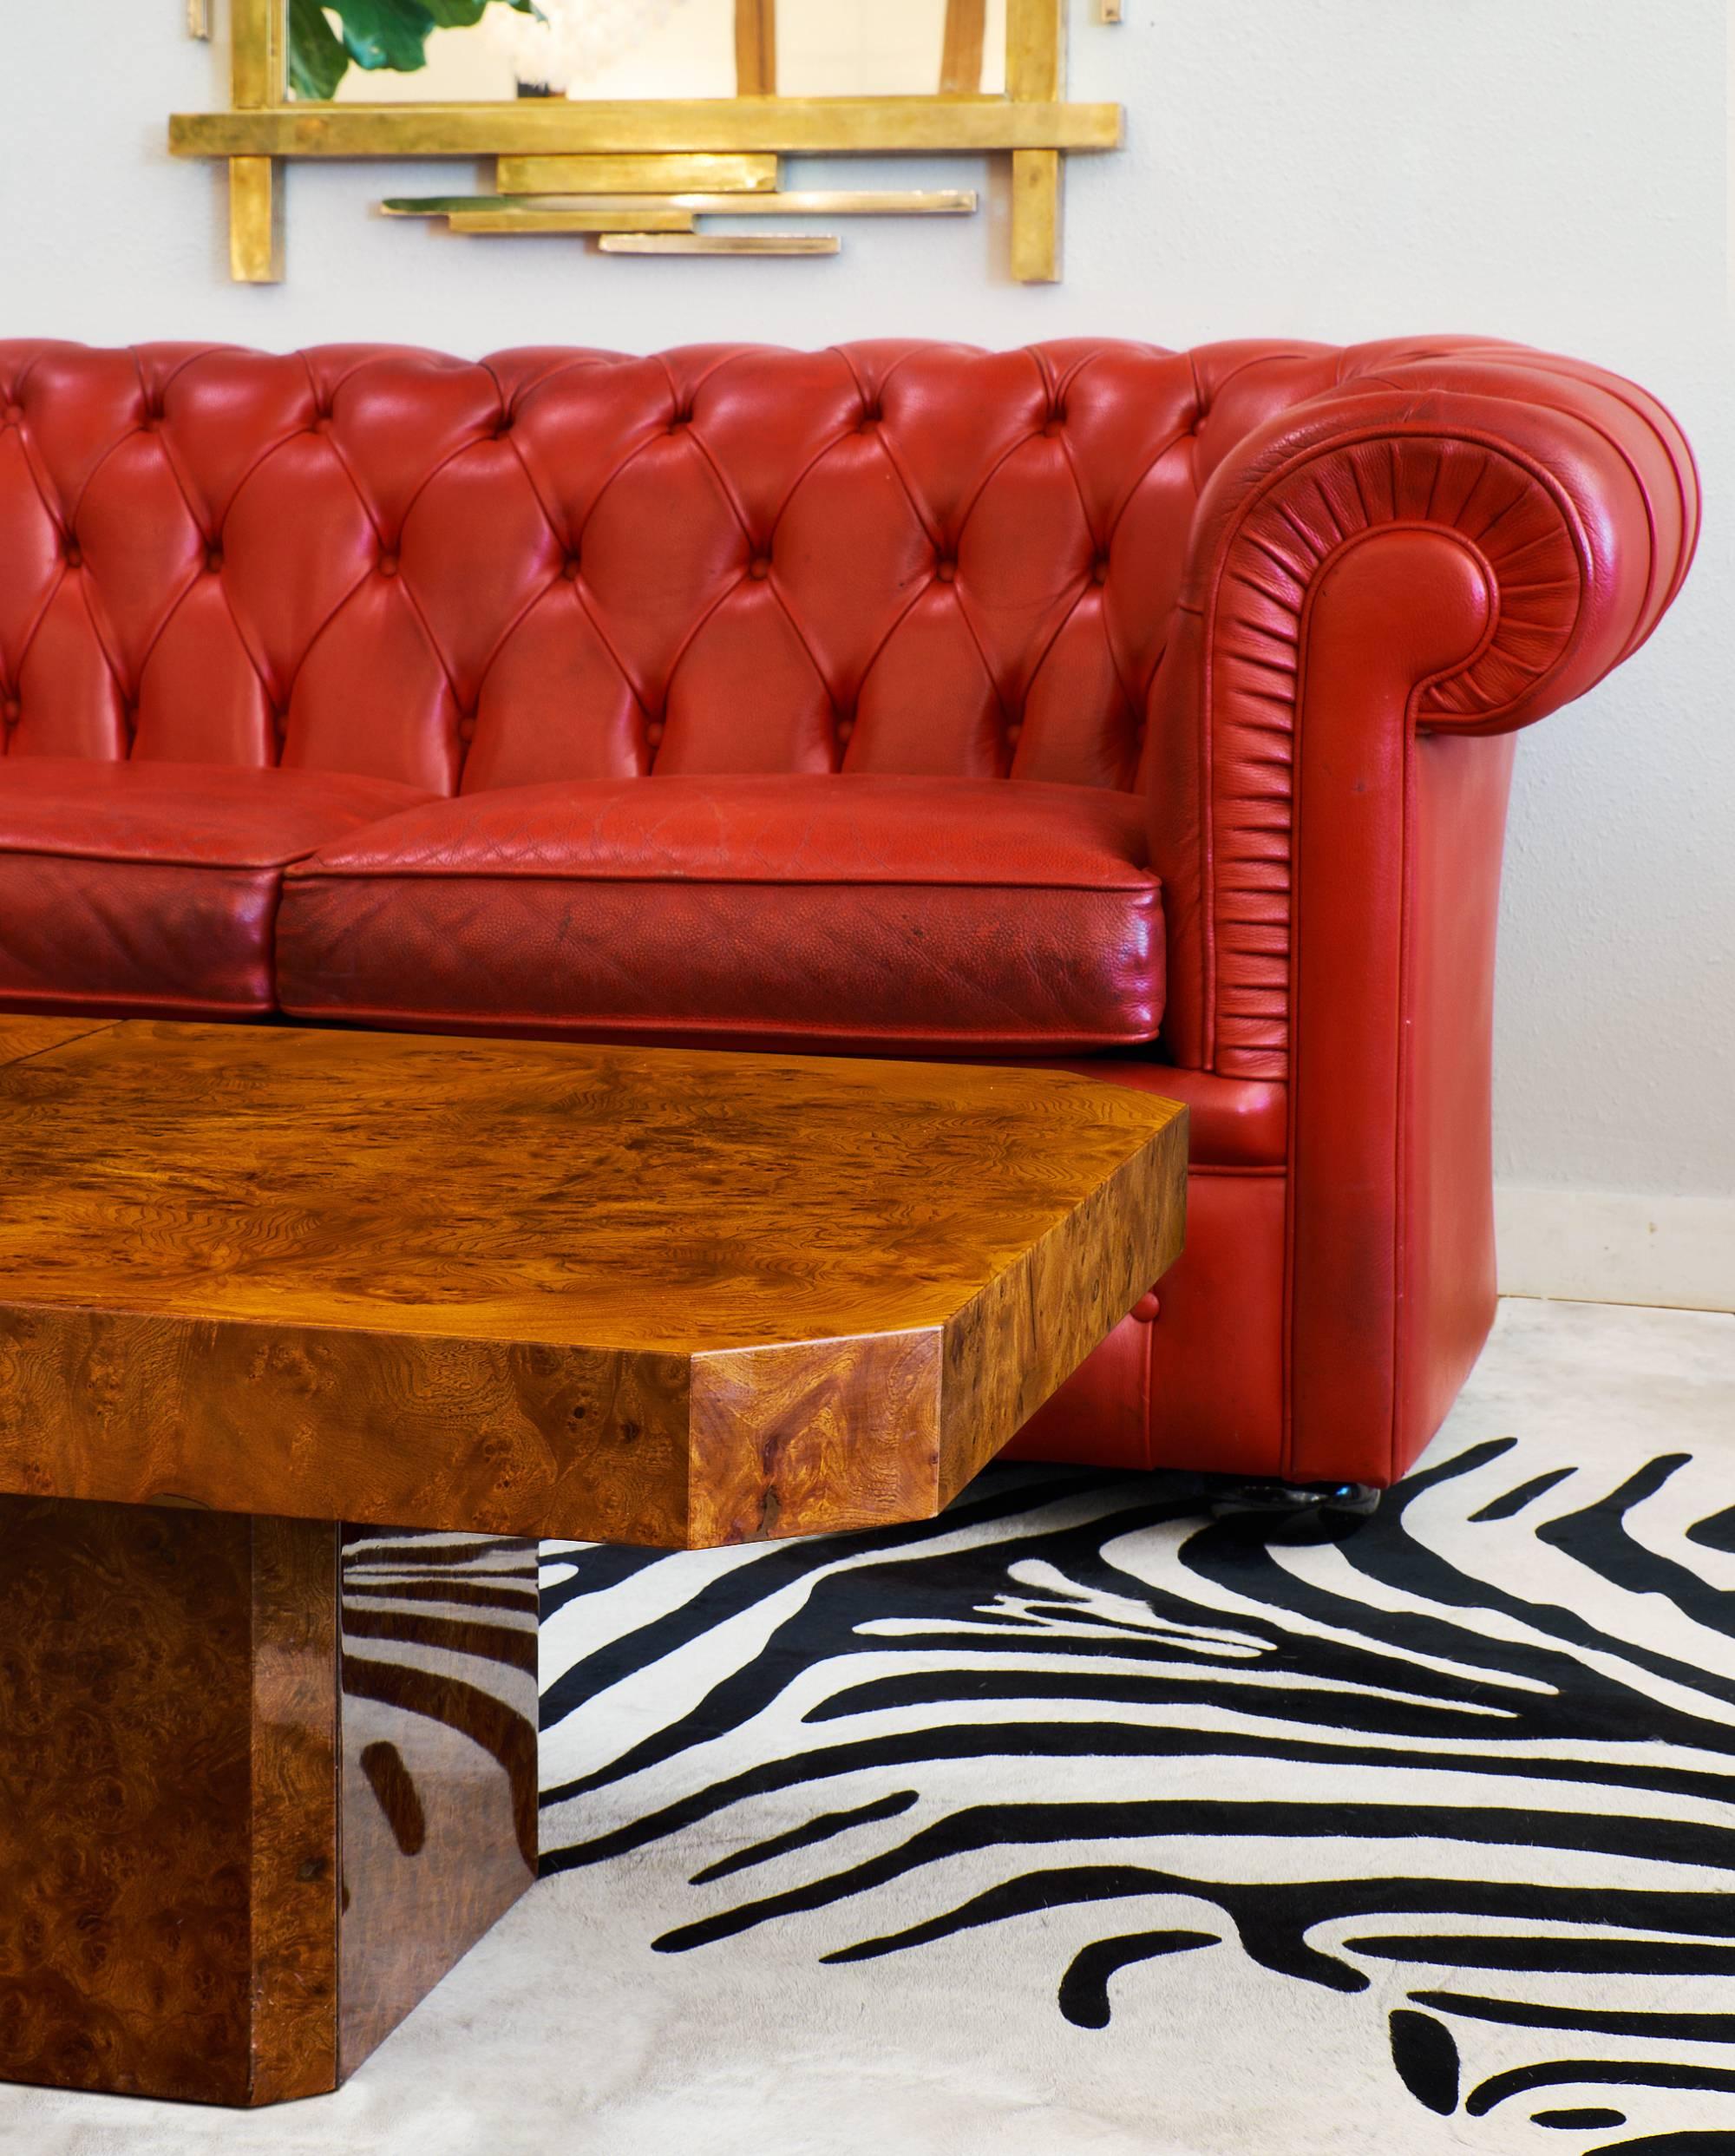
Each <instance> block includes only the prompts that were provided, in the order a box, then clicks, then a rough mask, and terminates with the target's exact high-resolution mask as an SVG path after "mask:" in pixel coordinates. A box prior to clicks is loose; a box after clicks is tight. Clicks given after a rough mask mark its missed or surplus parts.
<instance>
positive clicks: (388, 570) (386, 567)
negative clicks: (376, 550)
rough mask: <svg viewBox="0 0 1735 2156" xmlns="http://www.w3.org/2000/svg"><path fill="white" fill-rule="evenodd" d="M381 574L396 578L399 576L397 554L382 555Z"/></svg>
mask: <svg viewBox="0 0 1735 2156" xmlns="http://www.w3.org/2000/svg"><path fill="white" fill-rule="evenodd" d="M380 574H381V575H382V576H396V574H397V556H396V554H382V555H381V556H380Z"/></svg>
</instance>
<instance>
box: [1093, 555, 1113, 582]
mask: <svg viewBox="0 0 1735 2156" xmlns="http://www.w3.org/2000/svg"><path fill="white" fill-rule="evenodd" d="M1090 573H1091V575H1092V576H1093V577H1094V578H1095V579H1096V580H1097V583H1099V584H1106V583H1107V582H1108V580H1109V557H1108V556H1107V554H1101V555H1099V556H1098V557H1097V561H1096V563H1095V565H1094V566H1093V567H1092V568H1091V571H1090Z"/></svg>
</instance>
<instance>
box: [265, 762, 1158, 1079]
mask: <svg viewBox="0 0 1735 2156" xmlns="http://www.w3.org/2000/svg"><path fill="white" fill-rule="evenodd" d="M278 975H279V993H280V995H281V997H282V999H283V1003H284V1007H285V1010H288V1011H291V1012H295V1013H297V1014H298V1015H302V1016H307V1017H320V1018H349V1019H360V1020H366V1021H367V1022H370V1023H375V1024H383V1025H409V1026H455V1027H461V1028H481V1029H484V1030H490V1031H492V1030H497V1029H499V1028H501V1027H502V1026H505V1027H510V1028H512V1029H514V1030H517V1031H537V1032H553V1033H567V1034H581V1035H583V1036H584V1037H586V1038H587V1039H637V1038H644V1037H645V1036H646V1035H649V1036H651V1037H652V1038H654V1039H658V1040H671V1039H684V1040H691V1041H697V1042H700V1043H703V1042H704V1041H705V1040H706V1039H720V1040H727V1041H728V1042H729V1043H730V1044H731V1045H750V1046H761V1047H773V1046H775V1047H779V1048H818V1049H822V1050H827V1051H835V1050H839V1049H849V1048H856V1049H874V1048H877V1049H879V1050H880V1052H882V1053H883V1052H890V1051H894V1050H897V1051H902V1052H914V1053H917V1054H921V1053H924V1052H926V1053H939V1054H945V1053H953V1054H959V1053H975V1054H981V1055H985V1056H992V1055H994V1054H996V1053H1003V1052H1018V1051H1019V1050H1030V1049H1037V1050H1041V1049H1044V1048H1066V1047H1075V1048H1077V1047H1090V1046H1099V1047H1109V1046H1120V1045H1126V1044H1128V1043H1129V1042H1136V1041H1147V1040H1149V1039H1151V1038H1152V1036H1153V1035H1154V1034H1155V1032H1156V1026H1157V1021H1158V1019H1159V1018H1160V1017H1161V1015H1162V900H1161V895H1160V892H1159V889H1158V887H1157V883H1156V879H1155V877H1153V876H1152V875H1150V873H1149V870H1148V869H1147V868H1145V866H1144V830H1143V818H1142V815H1141V813H1140V810H1139V806H1138V803H1136V802H1135V801H1133V800H1131V799H1129V797H1128V796H1126V795H1123V794H1117V793H1112V792H1109V791H1106V790H1102V789H1099V788H1095V787H1083V786H1046V785H1020V786H1006V785H1004V784H1002V783H999V782H998V781H995V780H988V781H977V782H972V781H970V780H959V779H945V780H938V781H936V780H927V779H910V778H861V779H854V780H852V779H844V778H835V777H817V778H816V777H799V776H796V777H776V778H756V777H746V778H743V777H722V778H713V779H699V778H665V779H658V780H657V781H655V782H654V783H645V781H642V780H638V779H626V780H619V781H616V782H613V783H586V784H562V785H542V786H526V787H517V788H512V789H508V790H505V791H502V792H498V793H488V794H478V795H472V796H466V797H465V798H464V799H462V800H461V801H441V802H434V803H429V805H428V806H426V807H425V808H421V809H411V810H409V812H408V813H406V814H405V815H403V816H395V817H392V818H391V819H390V820H389V821H388V822H383V823H379V824H376V825H375V826H373V827H372V828H371V829H369V830H366V831H362V832H358V833H357V834H356V835H355V836H352V837H350V838H346V839H342V840H339V841H338V842H336V843H335V844H333V845H331V846H328V847H325V848H323V849H321V850H320V851H319V852H318V853H317V854H315V855H313V856H312V857H311V859H310V860H308V861H305V862H302V863H300V864H299V865H298V867H297V868H296V869H295V871H294V873H293V875H291V878H290V880H289V881H288V883H287V885H286V887H285V893H284V902H283V909H282V913H281V915H280V918H279V921H278Z"/></svg>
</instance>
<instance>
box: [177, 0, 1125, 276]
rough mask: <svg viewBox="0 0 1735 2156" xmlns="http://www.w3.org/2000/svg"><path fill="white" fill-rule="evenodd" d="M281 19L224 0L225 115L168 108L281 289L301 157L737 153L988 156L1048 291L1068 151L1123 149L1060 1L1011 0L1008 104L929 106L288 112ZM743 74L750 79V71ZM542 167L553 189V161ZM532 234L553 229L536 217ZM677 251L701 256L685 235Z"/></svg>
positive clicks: (713, 103)
mask: <svg viewBox="0 0 1735 2156" xmlns="http://www.w3.org/2000/svg"><path fill="white" fill-rule="evenodd" d="M738 21H739V17H737V22H738ZM283 23H284V9H283V4H282V0H231V31H232V41H233V63H232V79H231V92H230V94H231V101H232V106H233V109H232V111H229V112H218V113H177V114H175V115H174V116H173V118H172V119H171V120H170V121H169V149H170V151H171V153H172V154H173V155H174V156H176V157H193V158H221V159H223V160H225V161H226V162H227V165H228V167H229V265H230V273H231V275H232V277H233V278H235V279H236V280H237V281H238V282H239V283H243V284H252V285H274V284H278V283H279V282H281V280H282V278H283V274H284V243H283V195H284V167H285V164H287V163H288V162H290V161H292V160H294V159H296V158H302V157H317V158H370V157H381V158H415V157H440V158H454V157H482V158H488V157H491V158H496V159H502V160H510V161H514V168H515V169H516V170H517V171H518V172H520V173H522V172H523V171H524V170H526V169H527V167H526V166H525V163H524V161H526V160H530V159H534V160H537V161H553V160H560V161H565V160H573V161H579V160H588V159H593V158H594V159H597V160H598V161H600V160H602V159H603V158H605V157H612V158H615V159H619V158H622V157H632V158H634V159H635V160H638V161H641V162H642V161H644V160H645V158H646V157H647V155H648V156H655V157H657V158H658V160H659V161H665V162H666V163H667V164H668V166H669V168H670V170H671V178H674V179H678V177H679V175H680V173H681V169H682V167H681V163H680V161H683V160H686V159H691V160H692V161H693V167H694V169H695V170H697V169H698V168H699V167H701V166H702V165H703V164H704V163H705V162H707V161H708V162H709V164H710V166H711V167H715V166H716V164H717V159H718V157H719V156H720V155H735V156H737V157H739V156H740V155H741V154H743V153H747V154H756V155H757V156H758V158H759V159H761V160H762V161H763V160H765V159H767V158H775V157H776V156H777V155H779V154H788V155H792V156H849V155H856V156H862V155H869V156H871V155H887V154H929V153H932V154H974V153H980V152H983V151H1005V152H1008V153H1010V154H1011V158H1012V275H1013V277H1014V278H1015V279H1018V282H1020V283H1021V284H1052V283H1055V282H1057V280H1058V279H1059V276H1060V260H1061V256H1060V241H1061V216H1062V199H1063V187H1062V178H1063V174H1062V159H1063V157H1064V153H1065V152H1067V151H1069V150H1111V149H1116V148H1118V147H1120V142H1121V134H1122V110H1121V108H1120V107H1119V106H1118V105H1073V104H1067V103H1066V102H1064V100H1063V95H1062V85H1063V82H1064V72H1065V46H1066V0H1007V4H1006V89H1005V95H1001V96H985V95H980V94H975V95H965V94H961V93H958V92H954V91H950V90H944V89H943V90H942V91H941V92H940V95H937V96H933V97H773V96H764V95H761V96H755V97H733V98H723V97H719V98H668V99H655V100H652V99H643V100H633V101H631V102H606V101H601V100H595V101H593V100H587V99H581V98H570V99H569V98H546V99H545V98H526V99H524V100H522V101H521V102H516V103H512V104H508V103H506V102H503V101H501V102H479V103H476V104H465V105H436V104H429V105H416V104H407V103H406V104H389V105H364V104H337V103H331V104H314V103H296V102H291V99H290V97H289V93H288V77H287V73H286V56H285V51H284V39H283ZM738 34H739V33H738V32H737V36H738ZM747 79H749V80H751V79H755V78H754V75H753V73H752V72H751V71H750V72H749V74H748V76H747ZM759 79H763V70H762V71H761V73H760V75H759ZM544 169H545V171H546V172H547V174H548V179H547V185H549V186H550V187H553V185H554V183H555V182H556V181H557V180H558V179H559V176H560V171H561V167H560V166H559V165H553V166H545V167H544ZM567 169H568V170H569V172H570V171H571V170H572V169H573V168H570V167H569V168H567ZM694 184H696V185H697V186H698V187H704V185H705V184H706V182H705V181H704V180H697V182H696V183H694ZM756 184H759V183H756ZM502 191H503V192H504V191H505V190H504V187H502ZM573 191H574V192H583V193H592V192H594V190H593V189H589V188H585V187H574V189H573ZM671 192H672V191H671ZM637 199H638V200H639V201H640V202H641V203H643V202H645V197H644V196H642V195H640V196H638V198H637ZM793 200H794V198H792V202H793ZM809 200H811V198H809ZM888 206H889V205H888ZM954 206H956V205H954ZM473 228H475V227H473ZM494 228H495V229H507V228H508V227H504V226H495V227H494ZM519 228H520V229H530V228H533V227H531V226H520V227H519ZM541 228H542V229H545V230H549V229H554V228H555V227H554V226H553V224H552V222H550V221H549V220H544V221H543V224H542V226H541ZM572 228H573V227H571V226H568V229H572ZM677 236H678V235H677ZM683 244H684V246H685V248H686V251H688V252H692V251H694V245H693V243H692V242H691V240H689V241H686V242H684V243H683ZM712 244H713V245H714V246H715V245H717V244H719V243H717V242H713V243H712ZM736 251H737V252H740V251H742V250H741V249H739V248H737V250H736ZM809 251H811V249H810V248H809Z"/></svg>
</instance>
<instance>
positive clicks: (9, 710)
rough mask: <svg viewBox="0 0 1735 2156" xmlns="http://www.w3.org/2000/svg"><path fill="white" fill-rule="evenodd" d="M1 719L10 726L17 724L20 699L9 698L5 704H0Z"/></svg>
mask: <svg viewBox="0 0 1735 2156" xmlns="http://www.w3.org/2000/svg"><path fill="white" fill-rule="evenodd" d="M0 718H3V719H4V720H5V722H6V724H8V725H9V726H16V724H17V723H18V699H17V698H16V697H15V696H9V697H8V698H7V699H6V701H5V702H4V703H3V704H0Z"/></svg>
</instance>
